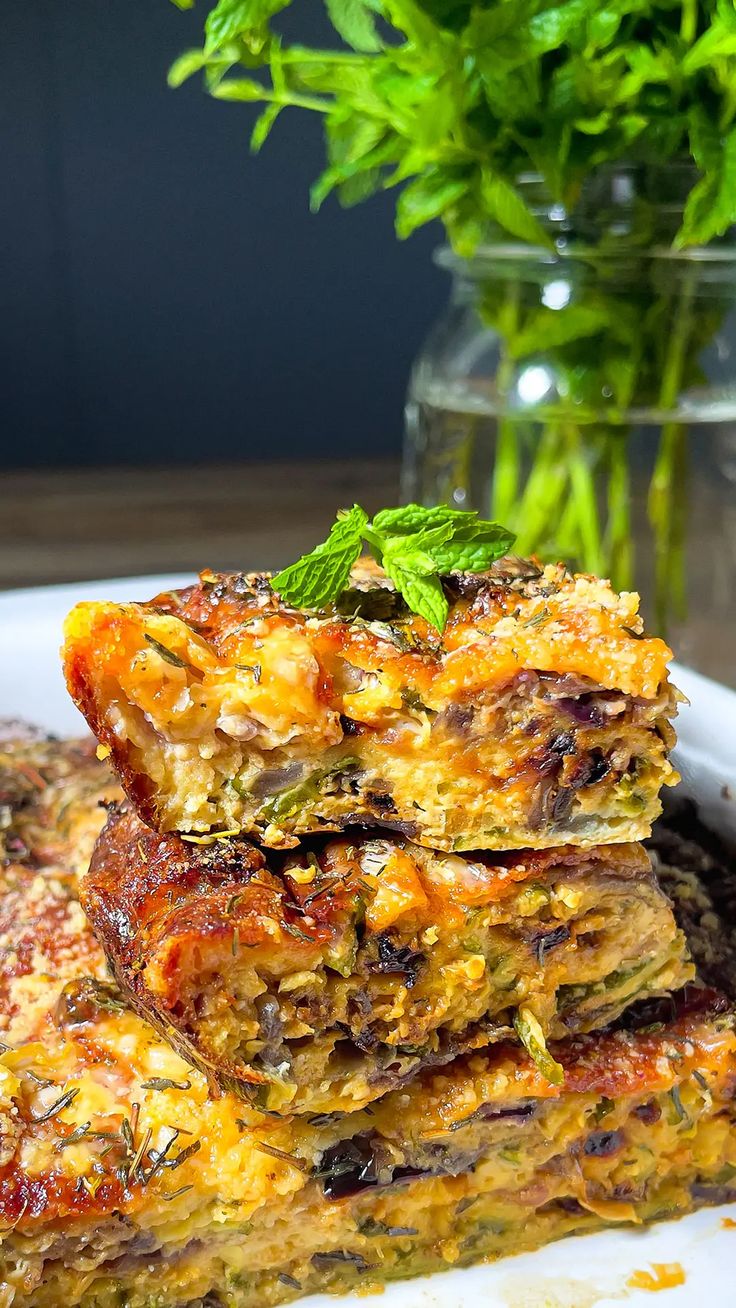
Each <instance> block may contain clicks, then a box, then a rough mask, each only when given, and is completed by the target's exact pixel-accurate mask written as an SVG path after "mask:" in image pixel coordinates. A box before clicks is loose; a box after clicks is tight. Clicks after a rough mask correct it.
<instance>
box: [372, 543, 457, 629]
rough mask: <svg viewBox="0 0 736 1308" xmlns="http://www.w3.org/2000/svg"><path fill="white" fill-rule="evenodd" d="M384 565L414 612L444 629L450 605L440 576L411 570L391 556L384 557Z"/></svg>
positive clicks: (434, 625) (436, 626)
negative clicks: (420, 573) (423, 574)
mask: <svg viewBox="0 0 736 1308" xmlns="http://www.w3.org/2000/svg"><path fill="white" fill-rule="evenodd" d="M383 566H384V568H385V570H386V573H387V575H388V576H389V577H390V578H391V580H392V582H393V583H394V585H395V587H396V589H397V590H398V592H399V594H400V595H403V597H404V599H405V600H406V603H407V604H408V606H409V608H410V609H411V611H412V613H418V614H419V616H420V617H422V618H425V619H426V620H427V622H428V623H429V624H430V626H432V627H435V628H436V630H437V631H444V629H445V623H446V622H447V615H448V613H449V610H450V606H449V604H448V601H447V596H446V595H445V593H444V591H443V589H442V585H441V583H440V580H439V577H436V576H421V575H419V574H418V573H417V572H412V571H409V570H407V569H405V568H404V567H402V566H401V565H400V564H399V563H398V562H397V561H396V560H395V559H394V558H392V557H390V556H389V557H388V558H386V557H384V563H383Z"/></svg>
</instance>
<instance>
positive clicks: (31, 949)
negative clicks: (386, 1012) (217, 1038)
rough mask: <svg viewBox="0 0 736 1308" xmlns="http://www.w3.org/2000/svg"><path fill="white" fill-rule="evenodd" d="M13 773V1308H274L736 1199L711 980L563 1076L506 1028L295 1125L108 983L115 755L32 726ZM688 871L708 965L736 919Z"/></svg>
mask: <svg viewBox="0 0 736 1308" xmlns="http://www.w3.org/2000/svg"><path fill="white" fill-rule="evenodd" d="M57 751H58V759H59V763H58V767H57V765H56V763H55V762H54V760H55V758H56V757H57ZM0 786H1V787H2V795H1V797H0V812H1V814H2V821H1V822H0V891H1V892H2V894H1V897H0V1040H1V1041H2V1046H1V1049H0V1232H1V1234H0V1308H60V1305H64V1308H121V1305H123V1304H124V1305H125V1306H126V1308H185V1306H186V1305H191V1308H194V1306H195V1305H197V1306H198V1308H200V1306H201V1305H202V1303H203V1302H204V1303H206V1304H207V1306H208V1308H262V1306H263V1305H265V1306H266V1308H268V1305H273V1304H277V1303H281V1302H284V1301H286V1300H290V1299H294V1298H297V1297H299V1296H300V1295H301V1294H304V1293H308V1292H311V1291H317V1290H322V1289H330V1290H339V1289H343V1288H348V1287H350V1286H358V1287H359V1288H361V1289H364V1290H366V1291H368V1290H371V1289H376V1288H380V1286H381V1285H382V1284H383V1283H384V1282H385V1281H387V1280H389V1279H391V1278H395V1277H405V1276H411V1275H416V1274H418V1273H420V1272H424V1271H432V1270H439V1269H443V1268H448V1267H452V1266H457V1265H461V1264H464V1263H468V1262H473V1261H477V1260H478V1259H482V1258H494V1257H497V1256H500V1255H501V1254H508V1253H512V1252H515V1251H517V1250H521V1249H528V1248H533V1247H534V1246H536V1245H539V1244H541V1243H543V1242H545V1241H547V1240H550V1239H554V1238H557V1237H559V1236H562V1235H565V1234H571V1233H573V1232H580V1231H588V1230H594V1229H597V1228H600V1227H602V1226H606V1225H612V1224H620V1223H625V1224H637V1223H641V1222H642V1221H651V1220H654V1219H656V1218H660V1217H667V1216H674V1215H677V1214H680V1213H684V1212H687V1211H689V1210H691V1209H692V1208H694V1207H697V1206H700V1205H703V1204H707V1203H712V1202H717V1201H721V1200H723V1199H732V1198H735V1197H736V1192H735V1191H734V1189H733V1178H734V1176H736V1135H735V1134H734V1123H733V1112H734V1108H733V1094H734V1087H735V1086H736V1035H735V1034H734V1030H733V1017H732V1015H731V1012H730V1011H729V1005H728V1001H727V1000H725V999H723V998H721V997H720V996H719V995H718V994H717V993H716V992H714V991H709V990H705V989H702V988H698V987H689V988H687V989H686V990H685V991H684V992H681V993H680V995H679V996H678V997H677V998H676V999H673V1000H667V1001H655V1002H654V1003H652V1004H649V1005H644V1006H643V1007H642V1006H638V1008H634V1009H633V1010H629V1012H628V1014H627V1015H626V1017H625V1018H623V1019H622V1020H621V1021H620V1022H619V1024H617V1025H614V1026H612V1027H609V1028H608V1030H606V1031H604V1032H601V1033H598V1034H596V1035H575V1036H569V1037H568V1038H566V1039H565V1040H562V1041H559V1042H553V1043H552V1044H551V1045H550V1055H551V1056H552V1057H553V1058H554V1060H555V1061H556V1063H557V1064H558V1065H559V1067H560V1069H561V1076H560V1078H559V1080H558V1082H557V1083H552V1082H550V1080H549V1079H548V1078H547V1077H545V1076H544V1075H543V1074H542V1072H541V1070H540V1068H539V1067H538V1066H537V1065H536V1064H535V1062H534V1061H533V1059H532V1058H531V1057H530V1056H529V1054H528V1053H527V1052H526V1051H525V1050H524V1049H523V1048H522V1047H521V1046H520V1045H518V1044H511V1043H509V1042H501V1043H499V1044H496V1045H494V1046H491V1047H489V1048H486V1049H484V1050H481V1051H475V1052H472V1053H468V1054H466V1055H464V1056H462V1057H460V1058H458V1059H456V1060H455V1061H454V1062H453V1063H452V1064H450V1065H448V1066H447V1067H443V1068H431V1069H426V1070H424V1071H422V1072H421V1073H420V1074H419V1075H418V1076H417V1077H415V1078H414V1079H413V1080H412V1082H411V1083H410V1084H408V1085H407V1086H402V1087H400V1088H398V1089H396V1090H394V1091H392V1092H390V1093H388V1094H386V1095H384V1096H383V1098H381V1099H380V1100H379V1101H377V1102H376V1103H374V1104H371V1105H367V1106H366V1107H365V1108H363V1109H360V1110H356V1111H353V1112H350V1113H344V1114H340V1113H314V1114H308V1115H303V1116H298V1117H296V1116H295V1117H291V1118H286V1117H281V1118H279V1117H278V1116H274V1115H273V1114H269V1113H265V1112H263V1111H261V1110H259V1109H258V1108H257V1107H255V1106H254V1105H252V1104H251V1103H248V1102H243V1101H242V1100H241V1099H239V1098H237V1097H236V1096H234V1095H232V1094H231V1093H224V1094H220V1095H216V1094H213V1093H212V1091H211V1089H210V1087H209V1085H208V1083H207V1080H206V1078H205V1077H204V1076H203V1075H202V1074H201V1072H200V1071H198V1070H197V1069H195V1068H192V1067H191V1066H190V1065H189V1064H188V1063H186V1062H185V1061H184V1060H183V1059H182V1058H181V1057H180V1055H179V1054H178V1053H177V1052H176V1051H175V1050H174V1049H173V1048H172V1047H171V1046H170V1045H169V1043H168V1042H166V1041H164V1040H163V1039H162V1038H161V1037H160V1035H159V1034H158V1033H157V1032H156V1031H155V1030H154V1029H153V1028H152V1027H151V1026H150V1025H149V1024H147V1023H146V1022H145V1021H144V1020H143V1019H142V1018H141V1017H140V1016H139V1015H138V1014H137V1013H135V1012H134V1011H132V1010H131V1009H130V1008H129V1007H128V1006H127V1005H126V1002H125V999H124V997H123V996H122V995H121V993H120V991H119V990H118V988H117V987H116V986H115V985H114V984H113V983H112V982H111V981H110V979H109V976H108V974H107V971H106V965H105V958H104V954H103V951H102V949H101V947H100V946H99V945H98V944H97V942H96V940H95V937H94V935H93V933H92V930H91V928H90V927H89V925H88V924H87V922H86V920H85V917H84V915H83V913H82V911H81V909H80V906H79V903H78V901H77V898H76V889H75V886H76V877H77V873H78V871H79V861H80V851H82V850H86V849H87V848H88V843H89V841H90V840H91V839H93V838H94V835H95V834H96V830H97V829H99V824H100V822H101V821H102V820H104V811H103V810H102V809H100V808H99V801H100V799H102V800H104V801H107V800H108V799H110V798H114V787H112V786H111V785H110V783H109V780H108V778H107V777H106V774H105V772H104V769H102V768H101V767H99V766H96V765H95V762H94V759H92V758H90V756H89V753H88V752H87V751H85V749H84V747H80V746H77V745H70V746H66V745H56V746H53V745H45V744H43V743H42V744H34V743H33V742H31V743H24V742H23V743H19V744H15V745H7V746H3V750H2V757H1V758H0ZM111 792H112V793H111ZM695 876H696V870H694V869H693V868H688V871H687V875H686V876H685V877H684V878H683V879H682V885H681V891H682V895H683V896H684V898H685V899H686V900H687V902H688V913H689V921H690V922H691V923H692V925H693V936H694V939H696V942H697V950H696V953H697V954H698V956H700V953H702V954H703V956H704V957H705V956H708V954H709V950H708V933H709V932H710V933H720V931H721V927H722V923H721V922H720V920H719V917H718V912H717V906H716V905H715V904H714V902H713V900H712V898H711V897H710V895H709V893H708V887H707V886H706V885H703V884H701V883H698V887H697V894H694V889H695V882H694V881H693V878H694V877H695ZM676 902H677V899H676Z"/></svg>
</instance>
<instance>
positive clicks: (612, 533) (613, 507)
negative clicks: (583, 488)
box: [605, 427, 634, 590]
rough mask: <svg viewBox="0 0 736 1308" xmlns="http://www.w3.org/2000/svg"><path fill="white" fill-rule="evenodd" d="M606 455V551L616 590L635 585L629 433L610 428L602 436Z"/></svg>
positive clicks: (621, 429)
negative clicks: (604, 436) (604, 435)
mask: <svg viewBox="0 0 736 1308" xmlns="http://www.w3.org/2000/svg"><path fill="white" fill-rule="evenodd" d="M605 443H606V453H607V456H608V485H607V487H606V494H607V516H608V521H607V525H606V539H605V553H606V558H607V559H608V571H609V575H610V577H611V581H612V582H613V584H614V586H615V587H616V589H617V590H630V589H631V587H632V585H633V584H634V547H633V540H632V536H631V477H630V470H629V432H628V430H627V428H625V427H620V428H615V427H614V428H612V429H611V431H610V432H609V433H608V435H607V436H606V438H605Z"/></svg>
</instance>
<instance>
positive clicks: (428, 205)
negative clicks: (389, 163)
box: [396, 168, 469, 240]
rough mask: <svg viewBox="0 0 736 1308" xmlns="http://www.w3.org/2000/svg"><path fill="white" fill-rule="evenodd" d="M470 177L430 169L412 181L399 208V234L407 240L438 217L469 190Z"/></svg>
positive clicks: (397, 208) (402, 197) (404, 192)
mask: <svg viewBox="0 0 736 1308" xmlns="http://www.w3.org/2000/svg"><path fill="white" fill-rule="evenodd" d="M468 186H469V182H468V180H467V178H458V177H457V176H456V175H453V174H452V173H449V172H448V171H447V170H446V169H442V168H430V169H429V171H428V172H426V173H425V174H424V176H422V177H417V179H416V181H413V182H410V183H409V185H408V186H406V187H405V188H404V190H403V191H402V192H401V195H400V196H399V200H398V204H397V205H396V233H397V235H398V236H399V237H400V238H401V240H404V239H405V238H406V237H407V236H411V234H412V232H413V231H415V230H416V228H417V227H421V226H423V224H424V223H428V222H431V221H432V219H433V218H439V217H440V215H441V214H443V213H444V212H445V210H446V209H449V208H450V206H451V205H453V204H456V203H457V201H458V200H459V199H461V197H462V196H463V195H464V194H465V192H466V191H467V190H468Z"/></svg>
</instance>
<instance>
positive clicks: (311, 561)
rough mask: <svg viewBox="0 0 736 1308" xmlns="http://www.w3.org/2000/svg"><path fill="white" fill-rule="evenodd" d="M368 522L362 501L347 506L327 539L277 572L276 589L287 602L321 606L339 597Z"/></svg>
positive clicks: (304, 605)
mask: <svg viewBox="0 0 736 1308" xmlns="http://www.w3.org/2000/svg"><path fill="white" fill-rule="evenodd" d="M367 523H368V514H367V513H364V512H363V510H362V509H361V508H360V506H359V505H357V504H354V505H353V507H352V509H347V510H345V512H344V513H342V514H341V515H340V516H338V519H337V522H335V523H334V524H333V526H332V527H331V528H330V534H329V536H328V537H327V540H326V541H323V543H322V544H321V545H318V546H317V547H316V549H313V550H312V551H311V553H309V554H304V555H302V557H301V558H300V559H298V560H297V562H296V563H292V564H291V566H290V567H288V568H284V569H283V570H282V571H281V572H279V573H277V574H276V576H275V577H274V578H273V581H272V585H273V588H274V590H275V591H277V592H278V594H279V595H280V596H281V598H282V599H284V600H286V602H287V604H294V605H296V606H298V607H303V608H315V609H318V608H322V607H323V606H324V605H325V604H329V603H330V601H331V600H333V599H336V598H337V596H338V595H339V594H340V592H341V591H342V590H344V589H345V587H346V585H347V582H348V578H349V576H350V569H351V568H352V566H353V564H354V563H355V561H356V559H357V558H358V556H359V554H360V551H361V542H362V533H363V529H364V527H365V526H366V525H367Z"/></svg>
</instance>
